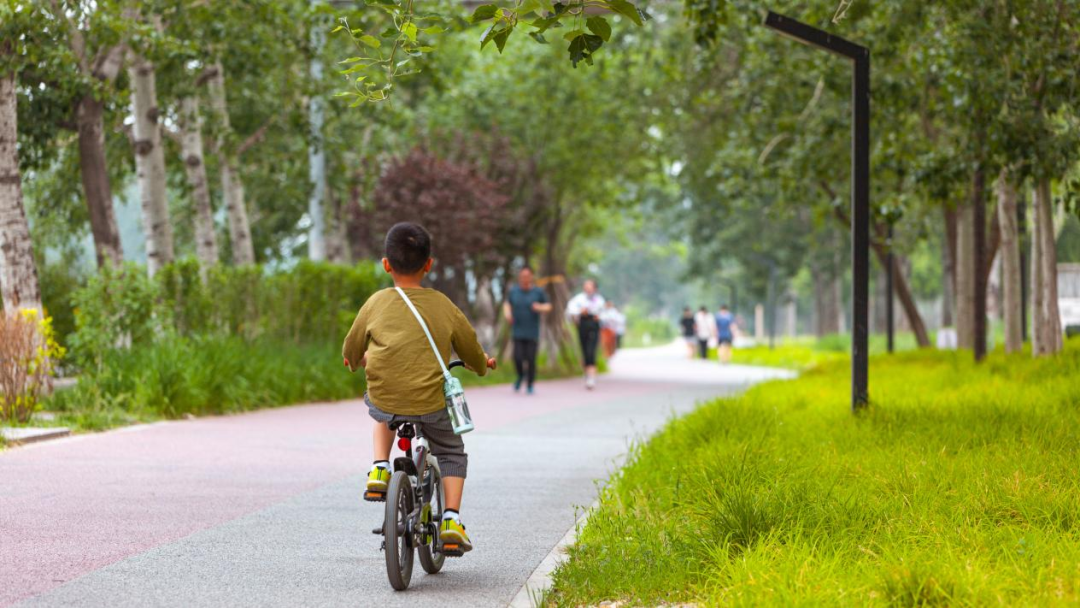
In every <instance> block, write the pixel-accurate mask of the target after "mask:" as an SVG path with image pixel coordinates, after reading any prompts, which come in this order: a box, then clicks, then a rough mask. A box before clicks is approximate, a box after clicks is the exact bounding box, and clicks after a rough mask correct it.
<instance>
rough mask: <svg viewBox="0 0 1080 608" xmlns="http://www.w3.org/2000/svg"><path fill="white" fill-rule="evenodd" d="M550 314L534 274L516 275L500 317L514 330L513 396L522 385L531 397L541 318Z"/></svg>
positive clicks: (527, 271) (546, 300)
mask: <svg viewBox="0 0 1080 608" xmlns="http://www.w3.org/2000/svg"><path fill="white" fill-rule="evenodd" d="M550 311H551V304H549V303H548V299H547V294H545V293H544V290H543V289H540V288H539V287H537V286H536V285H534V284H533V272H532V269H531V268H529V267H528V266H526V267H524V268H522V269H521V272H519V273H518V282H517V285H514V286H513V287H511V288H510V294H509V295H508V296H507V298H506V302H505V303H504V304H503V315H504V316H505V317H506V321H507V322H508V323H510V326H511V328H512V329H513V332H512V336H513V338H514V368H515V369H516V370H517V380H516V381H514V392H517V391H520V390H521V383H522V381H524V382H525V386H526V390H527V391H528V392H529V394H530V395H531V394H532V392H533V383H534V382H535V381H536V347H537V345H538V344H539V342H540V314H541V313H545V312H550Z"/></svg>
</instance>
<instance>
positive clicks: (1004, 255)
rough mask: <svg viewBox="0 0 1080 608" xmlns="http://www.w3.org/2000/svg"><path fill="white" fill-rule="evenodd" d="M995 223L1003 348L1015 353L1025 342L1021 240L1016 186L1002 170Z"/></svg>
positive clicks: (999, 179)
mask: <svg viewBox="0 0 1080 608" xmlns="http://www.w3.org/2000/svg"><path fill="white" fill-rule="evenodd" d="M997 194H998V206H997V213H998V225H999V226H1000V230H1001V244H1000V248H1001V288H1002V292H1003V295H1004V297H1003V300H1004V302H1003V305H1002V313H1003V318H1004V321H1005V352H1007V353H1015V352H1018V351H1019V350H1020V349H1022V348H1023V346H1024V337H1023V320H1022V319H1021V316H1022V311H1021V307H1022V304H1023V303H1022V301H1021V298H1022V297H1023V296H1022V295H1021V291H1022V284H1021V277H1020V241H1019V230H1018V229H1017V225H1016V189H1015V188H1013V186H1012V184H1010V183H1009V173H1008V171H1006V170H1005V169H1002V170H1001V174H1000V175H999V176H998V183H997Z"/></svg>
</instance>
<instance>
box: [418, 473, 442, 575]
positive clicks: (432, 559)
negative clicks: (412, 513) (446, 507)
mask: <svg viewBox="0 0 1080 608" xmlns="http://www.w3.org/2000/svg"><path fill="white" fill-rule="evenodd" d="M426 475H430V476H431V478H430V479H431V502H430V503H428V504H429V505H430V507H431V508H430V510H429V511H428V521H427V522H424V523H425V524H428V527H427V530H429V531H431V538H429V539H428V542H426V543H425V542H421V543H420V546H419V547H417V549H416V552H417V553H419V554H420V565H421V566H423V568H424V572H427V573H428V574H435V573H436V572H438V571H439V570H442V567H443V562H445V561H446V556H445V555H443V554H442V553H439V552H437V551H435V547H437V546H438V544H439V524H440V520H441V519H442V511H443V500H444V497H443V487H442V475H441V474H440V473H439V471H438V469H436V468H435V467H428V469H427V473H426ZM421 508H423V506H422V505H421Z"/></svg>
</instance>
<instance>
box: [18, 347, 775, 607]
mask: <svg viewBox="0 0 1080 608" xmlns="http://www.w3.org/2000/svg"><path fill="white" fill-rule="evenodd" d="M684 353H685V351H684V350H683V347H682V346H681V345H673V346H670V347H663V348H655V349H647V350H646V349H643V350H627V351H623V352H621V353H620V354H619V355H618V356H617V357H616V358H615V360H614V361H613V363H612V371H611V373H610V374H608V375H606V376H604V377H602V378H601V381H600V385H599V387H598V389H597V390H595V391H592V392H587V391H585V390H584V388H583V386H582V383H581V382H580V381H579V380H560V381H552V382H544V383H541V384H540V385H538V387H537V394H536V395H533V396H525V395H515V394H513V393H511V391H510V389H509V387H506V386H498V387H485V388H473V389H469V390H468V395H469V404H470V408H471V409H472V411H473V414H474V418H475V420H476V422H477V427H478V430H477V431H475V432H473V433H470V434H469V435H468V436H467V437H466V446H467V448H468V451H469V455H470V467H469V480H468V482H467V483H466V486H465V500H464V503H463V509H462V515H463V519H464V521H465V523H466V525H468V527H469V532H470V535H471V536H472V538H473V541H474V544H475V545H476V547H477V548H476V550H474V551H473V552H472V553H470V554H468V555H466V556H465V557H464V558H461V559H453V560H448V561H447V564H446V566H445V568H444V569H443V572H442V573H440V574H439V575H436V576H429V575H425V574H424V573H423V571H422V570H421V569H420V567H419V564H417V565H416V568H415V571H414V573H413V582H412V586H411V587H410V589H409V591H407V592H405V593H395V592H394V591H392V590H391V589H390V587H389V584H388V583H387V581H386V574H385V569H384V562H383V556H382V553H381V552H380V551H379V537H377V536H374V535H372V534H371V532H370V531H371V528H373V527H375V526H377V525H378V524H379V523H380V522H381V519H382V518H381V508H380V507H381V505H378V506H376V505H373V504H370V503H364V502H362V501H361V500H360V488H361V486H362V484H363V482H364V480H365V478H366V473H367V468H368V466H370V462H371V451H370V450H371V448H370V424H371V423H370V421H369V419H368V418H367V416H366V411H365V408H364V407H363V404H362V402H360V401H358V400H357V401H347V402H340V403H332V404H314V405H305V406H299V407H289V408H280V409H273V410H263V411H259V412H254V413H250V414H244V415H237V416H226V417H218V418H203V419H198V420H192V421H177V422H166V423H159V424H152V425H147V426H141V427H133V428H129V429H122V430H118V431H113V432H109V433H101V434H96V435H83V436H78V437H73V438H69V439H61V440H57V441H54V442H51V443H46V444H40V445H35V446H27V447H22V448H15V449H11V450H7V451H6V452H4V453H0V606H8V605H13V604H16V603H18V604H19V605H20V606H69V605H71V606H74V605H78V606H102V607H106V606H108V607H113V606H184V607H188V606H298V605H302V606H371V605H376V604H378V605H382V606H394V605H402V606H405V605H416V602H418V601H426V602H428V604H429V605H436V606H505V605H506V603H507V602H508V601H510V599H511V598H512V597H513V596H514V594H515V593H516V592H517V591H518V589H519V588H520V587H521V585H522V583H523V582H524V581H525V580H526V578H527V577H528V576H529V574H530V573H531V572H532V571H533V569H535V568H536V566H537V565H538V564H539V563H540V561H541V560H542V559H543V558H544V556H545V555H546V554H547V553H548V552H549V551H550V549H551V548H552V547H553V546H554V545H555V544H556V543H557V542H558V541H559V540H560V539H561V538H562V537H563V535H564V534H565V533H566V531H567V529H569V528H570V527H571V526H572V525H573V522H574V519H575V514H576V513H575V512H576V507H580V506H584V505H589V504H591V503H592V502H593V501H594V500H595V498H596V491H597V490H596V483H597V481H599V480H602V479H604V478H606V476H607V475H608V474H610V472H611V471H612V470H613V469H614V468H615V466H616V465H617V463H618V462H619V460H620V458H621V457H622V456H623V455H625V453H626V448H627V446H628V445H629V442H630V441H632V440H633V439H634V438H638V437H642V436H645V435H647V434H649V433H651V432H652V431H654V430H655V429H657V428H658V427H659V426H661V425H662V424H663V423H664V422H665V420H667V419H669V418H670V417H671V416H672V415H674V414H678V413H682V412H685V411H688V410H689V409H691V408H692V407H693V406H694V404H695V403H697V402H698V401H700V400H701V399H704V398H708V397H710V396H715V395H718V394H723V393H727V392H730V391H733V390H737V389H739V388H741V387H743V386H745V385H746V384H747V383H749V382H754V381H758V380H761V379H765V378H768V377H776V376H779V375H783V374H784V372H781V371H778V370H766V369H761V368H750V367H741V366H729V367H721V366H719V365H718V364H716V363H712V362H704V361H687V360H686V359H684V358H683V357H684ZM436 594H437V595H436Z"/></svg>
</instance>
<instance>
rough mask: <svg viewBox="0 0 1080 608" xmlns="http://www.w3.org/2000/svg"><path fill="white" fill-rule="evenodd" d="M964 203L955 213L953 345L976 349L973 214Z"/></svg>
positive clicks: (969, 207) (969, 203) (970, 207)
mask: <svg viewBox="0 0 1080 608" xmlns="http://www.w3.org/2000/svg"><path fill="white" fill-rule="evenodd" d="M974 211H975V210H974V209H973V208H972V205H971V202H970V201H965V202H964V203H963V204H961V205H960V206H959V207H958V208H957V213H956V293H955V294H953V296H954V298H955V300H956V307H955V308H956V314H955V315H954V317H955V318H954V319H953V320H954V321H955V322H956V343H957V346H959V347H960V348H968V349H974V348H975V272H976V270H975V217H974V215H975V213H974Z"/></svg>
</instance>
